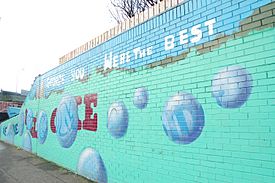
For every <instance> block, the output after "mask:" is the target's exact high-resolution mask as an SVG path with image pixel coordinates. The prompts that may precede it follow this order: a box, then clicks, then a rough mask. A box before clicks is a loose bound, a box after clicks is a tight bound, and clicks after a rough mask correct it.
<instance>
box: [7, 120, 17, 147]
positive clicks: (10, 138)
mask: <svg viewBox="0 0 275 183" xmlns="http://www.w3.org/2000/svg"><path fill="white" fill-rule="evenodd" d="M6 135H7V136H6V140H7V142H8V143H10V144H13V143H14V135H15V133H14V126H13V124H11V123H10V124H8V126H7V131H6Z"/></svg>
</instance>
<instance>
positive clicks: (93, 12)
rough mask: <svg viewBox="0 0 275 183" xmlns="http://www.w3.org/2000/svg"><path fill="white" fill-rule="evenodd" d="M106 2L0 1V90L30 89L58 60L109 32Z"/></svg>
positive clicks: (109, 23)
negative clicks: (37, 78)
mask: <svg viewBox="0 0 275 183" xmlns="http://www.w3.org/2000/svg"><path fill="white" fill-rule="evenodd" d="M108 2H109V0H98V1H95V0H0V17H1V19H0V89H2V90H6V91H14V92H15V91H16V90H17V91H18V92H20V91H21V89H24V90H30V87H31V84H32V83H33V81H34V79H35V77H36V76H38V75H39V74H43V73H45V72H47V71H48V70H50V69H52V68H54V67H56V66H58V64H59V58H60V57H62V56H63V55H65V54H67V53H69V52H70V51H72V50H74V49H76V48H77V47H79V46H81V45H82V44H84V43H86V42H88V41H89V40H91V39H92V38H94V37H96V36H98V35H100V34H101V33H103V32H105V31H107V30H108V29H110V28H112V27H113V26H114V25H115V23H114V21H111V16H110V14H109V11H108Z"/></svg>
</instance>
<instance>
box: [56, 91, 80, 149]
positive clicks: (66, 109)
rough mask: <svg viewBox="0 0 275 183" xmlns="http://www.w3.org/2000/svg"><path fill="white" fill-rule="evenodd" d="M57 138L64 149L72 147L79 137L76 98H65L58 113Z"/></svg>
mask: <svg viewBox="0 0 275 183" xmlns="http://www.w3.org/2000/svg"><path fill="white" fill-rule="evenodd" d="M55 123H56V124H55V126H56V136H57V139H58V141H59V144H60V145H61V146H62V147H64V148H69V147H71V146H72V144H73V142H74V141H75V138H76V135H77V126H78V108H77V103H76V100H75V98H74V97H72V96H64V97H63V98H62V100H61V101H60V103H59V106H58V108H57V112H56V120H55Z"/></svg>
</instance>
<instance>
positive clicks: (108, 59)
mask: <svg viewBox="0 0 275 183" xmlns="http://www.w3.org/2000/svg"><path fill="white" fill-rule="evenodd" d="M131 53H132V54H134V58H135V59H138V58H143V57H146V56H150V55H152V54H153V47H152V46H150V47H147V48H144V49H141V48H140V47H138V48H134V49H133V50H132V52H130V51H127V52H123V53H121V54H119V55H117V54H113V53H112V52H110V53H109V55H108V54H105V57H104V69H108V68H109V69H111V68H116V67H118V66H119V65H122V64H125V63H130V62H131Z"/></svg>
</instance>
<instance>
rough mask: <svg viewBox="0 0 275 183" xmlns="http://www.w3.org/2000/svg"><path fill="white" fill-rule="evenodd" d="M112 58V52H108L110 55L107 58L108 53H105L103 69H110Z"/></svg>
mask: <svg viewBox="0 0 275 183" xmlns="http://www.w3.org/2000/svg"><path fill="white" fill-rule="evenodd" d="M112 58H113V54H112V52H110V56H109V59H108V55H107V54H105V58H104V69H108V68H109V69H111V68H112V60H113V59H112Z"/></svg>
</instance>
